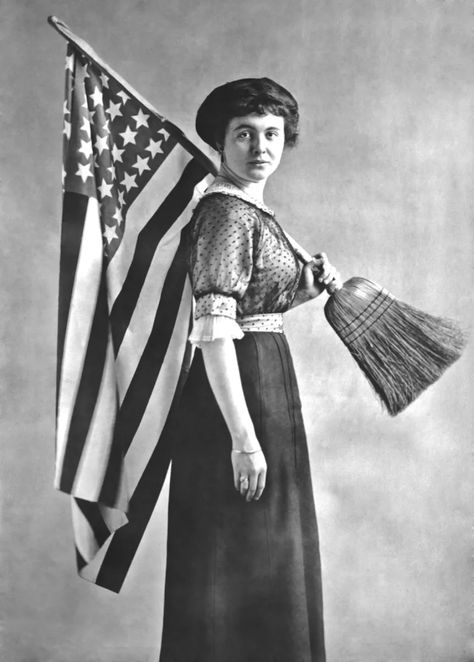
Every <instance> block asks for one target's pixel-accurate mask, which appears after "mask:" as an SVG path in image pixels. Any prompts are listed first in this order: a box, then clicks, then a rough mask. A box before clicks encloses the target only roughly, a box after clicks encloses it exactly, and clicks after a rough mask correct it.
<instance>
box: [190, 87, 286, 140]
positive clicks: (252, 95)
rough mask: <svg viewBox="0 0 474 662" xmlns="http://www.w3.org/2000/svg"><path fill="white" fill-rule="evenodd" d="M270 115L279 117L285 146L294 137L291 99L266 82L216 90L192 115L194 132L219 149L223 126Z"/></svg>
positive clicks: (280, 89) (279, 89)
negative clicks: (194, 124)
mask: <svg viewBox="0 0 474 662" xmlns="http://www.w3.org/2000/svg"><path fill="white" fill-rule="evenodd" d="M251 113H257V114H258V115H264V114H265V113H272V114H273V115H277V116H279V117H283V119H284V123H285V146H287V147H293V146H294V145H295V143H296V139H297V137H298V123H299V112H298V103H297V101H296V99H295V98H294V96H293V95H292V94H290V92H288V90H286V89H285V88H284V87H282V86H281V85H279V84H278V83H276V82H275V81H273V80H271V79H270V78H241V79H239V80H234V81H231V82H229V83H225V84H224V85H220V86H219V87H216V88H215V89H214V90H213V91H212V92H211V93H210V94H209V96H207V97H206V98H205V99H204V101H203V103H202V104H201V106H200V108H199V110H198V112H197V115H196V131H197V133H198V135H199V136H200V137H201V138H202V139H203V140H204V142H206V143H207V144H208V145H210V146H211V147H213V148H214V149H216V150H217V149H218V146H219V145H223V143H224V136H225V132H226V129H227V126H228V124H229V122H230V120H231V119H233V118H234V117H242V116H244V115H250V114H251Z"/></svg>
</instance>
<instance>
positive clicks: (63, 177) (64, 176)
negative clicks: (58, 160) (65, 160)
mask: <svg viewBox="0 0 474 662" xmlns="http://www.w3.org/2000/svg"><path fill="white" fill-rule="evenodd" d="M65 180H66V171H65V170H64V166H63V167H62V172H61V181H62V183H63V184H64V182H65Z"/></svg>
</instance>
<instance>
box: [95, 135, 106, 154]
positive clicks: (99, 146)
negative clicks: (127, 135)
mask: <svg viewBox="0 0 474 662" xmlns="http://www.w3.org/2000/svg"><path fill="white" fill-rule="evenodd" d="M107 140H108V136H107V135H105V136H97V137H96V139H95V148H96V150H97V151H98V152H99V154H102V152H103V151H104V149H109V146H108V145H107Z"/></svg>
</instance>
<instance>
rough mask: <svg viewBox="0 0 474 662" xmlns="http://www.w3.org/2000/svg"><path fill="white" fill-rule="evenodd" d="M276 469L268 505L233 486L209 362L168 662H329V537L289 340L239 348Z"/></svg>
mask: <svg viewBox="0 0 474 662" xmlns="http://www.w3.org/2000/svg"><path fill="white" fill-rule="evenodd" d="M235 346H236V350H237V357H238V361H239V366H240V372H241V377H242V383H243V388H244V392H245V397H246V400H247V403H248V407H249V410H250V414H251V416H252V419H253V421H254V425H255V428H256V433H257V437H258V439H259V441H260V443H261V445H262V447H263V450H264V452H265V457H266V460H267V464H268V474H267V485H266V488H265V491H264V493H263V496H262V497H261V499H260V501H258V502H255V501H253V502H251V503H247V502H246V501H245V500H244V499H243V497H241V496H240V495H239V494H238V493H237V492H236V491H235V488H234V486H233V476H232V466H231V461H230V450H231V440H230V436H229V433H228V431H227V428H226V425H225V422H224V420H223V418H222V416H221V414H220V411H219V409H218V406H217V403H216V401H215V399H214V396H213V394H212V392H211V389H210V386H209V382H208V380H207V377H206V374H205V370H204V365H203V362H202V355H201V352H200V350H197V351H196V356H195V358H194V362H193V365H192V368H191V373H190V376H189V379H188V381H187V385H186V387H185V392H184V395H183V398H182V403H181V411H180V418H179V440H178V442H177V443H176V450H175V453H174V456H173V463H172V470H171V486H170V502H169V523H168V550H167V569H166V586H165V605H164V623H163V638H162V648H161V656H160V662H323V661H324V660H325V654H324V633H323V615H322V594H321V569H320V560H319V543H318V531H317V524H316V515H315V509H314V501H313V490H312V486H311V476H310V470H309V460H308V450H307V446H306V438H305V432H304V427H303V420H302V416H301V405H300V399H299V395H298V388H297V384H296V380H295V374H294V370H293V364H292V361H291V356H290V353H289V349H288V344H287V341H286V338H285V336H284V335H282V334H278V333H247V334H246V335H245V337H244V338H243V339H242V340H239V341H236V343H235Z"/></svg>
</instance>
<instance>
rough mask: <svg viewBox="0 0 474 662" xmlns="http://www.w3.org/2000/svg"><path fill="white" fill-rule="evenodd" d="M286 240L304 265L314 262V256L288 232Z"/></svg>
mask: <svg viewBox="0 0 474 662" xmlns="http://www.w3.org/2000/svg"><path fill="white" fill-rule="evenodd" d="M285 234H286V238H287V239H288V241H289V242H290V244H291V247H292V248H293V250H294V251H295V253H296V255H297V256H298V259H299V260H300V261H301V262H302V263H303V264H309V263H310V262H312V261H313V256H312V255H310V253H308V251H307V250H306V249H304V248H303V247H302V246H300V245H299V244H298V242H297V241H295V240H294V239H293V237H291V236H290V235H289V234H288V232H285Z"/></svg>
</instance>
